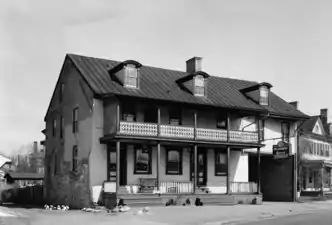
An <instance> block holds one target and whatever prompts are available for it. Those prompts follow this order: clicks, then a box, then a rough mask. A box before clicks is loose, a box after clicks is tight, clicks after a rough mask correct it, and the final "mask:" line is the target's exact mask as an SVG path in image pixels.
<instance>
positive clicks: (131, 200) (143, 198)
mask: <svg viewBox="0 0 332 225" xmlns="http://www.w3.org/2000/svg"><path fill="white" fill-rule="evenodd" d="M119 198H122V199H123V200H124V203H125V204H127V205H129V206H131V207H136V206H137V207H140V206H164V205H165V203H166V201H167V200H169V199H187V198H189V199H191V200H192V201H195V199H196V198H200V199H201V202H203V204H204V205H235V204H236V201H235V198H234V196H231V195H224V194H196V195H181V196H180V197H179V196H177V195H169V194H164V195H161V196H158V195H151V194H137V195H133V194H127V195H119Z"/></svg>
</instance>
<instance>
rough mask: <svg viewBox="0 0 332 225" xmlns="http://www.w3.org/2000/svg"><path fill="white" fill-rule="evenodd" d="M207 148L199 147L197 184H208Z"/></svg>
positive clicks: (199, 185)
mask: <svg viewBox="0 0 332 225" xmlns="http://www.w3.org/2000/svg"><path fill="white" fill-rule="evenodd" d="M206 152H207V150H206V149H204V148H198V149H197V186H198V187H201V186H206V180H207V157H206V156H207V154H206Z"/></svg>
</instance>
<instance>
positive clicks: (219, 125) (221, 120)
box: [217, 115, 227, 129]
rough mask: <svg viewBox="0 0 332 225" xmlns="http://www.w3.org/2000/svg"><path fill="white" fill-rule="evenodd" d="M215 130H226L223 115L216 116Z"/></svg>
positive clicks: (225, 121) (225, 118)
mask: <svg viewBox="0 0 332 225" xmlns="http://www.w3.org/2000/svg"><path fill="white" fill-rule="evenodd" d="M217 128H218V129H227V116H225V115H220V116H218V118H217Z"/></svg>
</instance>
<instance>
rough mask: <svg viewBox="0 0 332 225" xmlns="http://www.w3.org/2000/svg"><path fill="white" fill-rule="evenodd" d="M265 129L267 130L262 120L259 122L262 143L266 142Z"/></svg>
mask: <svg viewBox="0 0 332 225" xmlns="http://www.w3.org/2000/svg"><path fill="white" fill-rule="evenodd" d="M264 129H265V120H260V121H259V129H258V132H259V135H260V138H261V141H264Z"/></svg>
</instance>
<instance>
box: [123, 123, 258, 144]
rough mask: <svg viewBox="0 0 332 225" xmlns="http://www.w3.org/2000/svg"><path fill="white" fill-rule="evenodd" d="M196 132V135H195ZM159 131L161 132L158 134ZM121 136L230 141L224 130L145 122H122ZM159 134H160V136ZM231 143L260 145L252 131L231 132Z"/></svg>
mask: <svg viewBox="0 0 332 225" xmlns="http://www.w3.org/2000/svg"><path fill="white" fill-rule="evenodd" d="M158 126H159V128H158ZM195 130H196V135H195ZM158 131H159V132H158ZM118 133H119V134H125V135H133V136H147V137H158V136H159V137H164V138H176V139H185V140H193V139H195V136H196V140H205V141H220V142H226V141H227V140H228V138H227V135H228V132H227V130H224V129H207V128H196V129H195V128H194V127H189V126H175V125H164V124H161V125H158V124H154V123H144V122H126V121H120V126H119V132H118ZM158 133H159V134H158ZM229 141H230V142H242V143H258V132H252V131H238V130H230V131H229Z"/></svg>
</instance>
